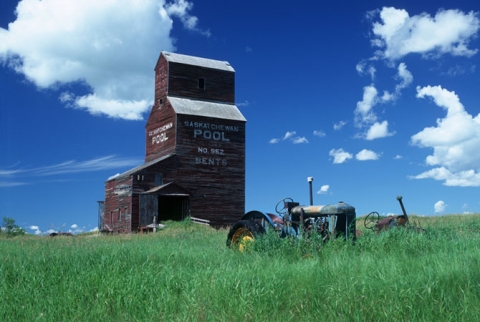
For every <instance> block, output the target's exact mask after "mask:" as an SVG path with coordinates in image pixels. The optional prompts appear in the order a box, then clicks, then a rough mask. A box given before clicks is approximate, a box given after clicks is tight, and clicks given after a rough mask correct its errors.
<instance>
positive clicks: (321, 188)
mask: <svg viewBox="0 0 480 322" xmlns="http://www.w3.org/2000/svg"><path fill="white" fill-rule="evenodd" d="M329 189H330V185H328V184H325V185H323V186H321V187H320V190H318V192H317V194H319V195H324V194H326V193H327V192H328V190H329Z"/></svg>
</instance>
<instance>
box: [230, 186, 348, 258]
mask: <svg viewBox="0 0 480 322" xmlns="http://www.w3.org/2000/svg"><path fill="white" fill-rule="evenodd" d="M310 196H311V195H310ZM310 202H311V198H310ZM311 203H312V202H311ZM275 212H276V214H272V213H262V212H260V211H257V210H253V211H249V212H247V213H246V214H245V215H243V217H242V218H241V219H240V220H239V221H238V222H236V223H235V224H233V225H232V227H231V228H230V231H229V232H228V236H227V246H228V247H231V248H237V249H239V250H241V251H243V250H244V249H245V247H246V246H247V245H248V244H249V243H251V242H253V241H254V240H255V239H256V238H258V237H260V236H261V235H263V234H265V232H266V231H267V230H268V229H273V230H274V231H276V232H277V233H278V235H279V237H280V238H285V237H289V236H291V237H296V238H305V237H309V236H317V237H319V238H322V240H323V241H327V240H329V239H331V238H343V239H345V240H349V239H352V240H354V239H355V238H356V236H355V234H356V222H355V219H356V213H355V208H354V207H352V206H350V205H348V204H346V203H344V202H343V201H340V202H339V203H337V204H332V205H326V206H313V205H310V206H301V205H300V204H299V203H298V202H295V201H293V199H292V198H284V199H282V200H280V201H279V202H278V203H277V205H276V206H275Z"/></svg>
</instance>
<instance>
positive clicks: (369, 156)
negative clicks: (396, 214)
mask: <svg viewBox="0 0 480 322" xmlns="http://www.w3.org/2000/svg"><path fill="white" fill-rule="evenodd" d="M355 158H356V159H357V160H358V161H368V160H378V158H380V155H379V154H378V153H375V152H373V151H372V150H367V149H363V150H362V151H360V152H358V153H357V154H356V155H355Z"/></svg>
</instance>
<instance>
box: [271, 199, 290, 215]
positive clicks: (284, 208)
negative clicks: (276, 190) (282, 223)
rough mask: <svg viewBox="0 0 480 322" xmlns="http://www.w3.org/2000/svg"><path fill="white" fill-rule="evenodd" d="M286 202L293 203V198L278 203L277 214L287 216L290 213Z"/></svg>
mask: <svg viewBox="0 0 480 322" xmlns="http://www.w3.org/2000/svg"><path fill="white" fill-rule="evenodd" d="M285 202H293V199H292V198H283V199H282V200H280V201H279V202H277V205H276V206H275V211H276V212H277V214H279V215H285V214H286V213H288V208H287V206H286V205H285Z"/></svg>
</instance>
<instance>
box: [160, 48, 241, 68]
mask: <svg viewBox="0 0 480 322" xmlns="http://www.w3.org/2000/svg"><path fill="white" fill-rule="evenodd" d="M162 54H163V55H165V58H166V59H167V61H169V62H172V63H180V64H187V65H194V66H200V67H206V68H213V69H220V70H225V71H229V72H235V70H234V69H233V67H232V66H230V64H229V63H228V62H227V61H221V60H214V59H208V58H201V57H195V56H187V55H182V54H176V53H170V52H167V51H162Z"/></svg>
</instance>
